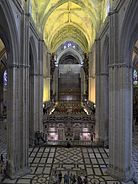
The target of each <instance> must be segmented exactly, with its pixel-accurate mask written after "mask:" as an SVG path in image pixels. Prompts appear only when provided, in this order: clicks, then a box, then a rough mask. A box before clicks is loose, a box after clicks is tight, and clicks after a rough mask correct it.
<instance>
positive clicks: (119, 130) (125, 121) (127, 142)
mask: <svg viewBox="0 0 138 184" xmlns="http://www.w3.org/2000/svg"><path fill="white" fill-rule="evenodd" d="M131 74H132V69H131V68H130V67H129V66H127V65H126V64H124V63H121V64H112V65H110V69H109V80H110V83H109V122H110V124H109V130H110V131H109V150H110V154H109V169H108V172H109V174H110V175H112V176H114V177H115V178H117V179H119V180H123V181H125V182H126V181H129V180H131V179H132V178H133V175H134V171H133V166H132V85H131V83H132V79H131Z"/></svg>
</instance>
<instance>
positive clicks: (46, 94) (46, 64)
mask: <svg viewBox="0 0 138 184" xmlns="http://www.w3.org/2000/svg"><path fill="white" fill-rule="evenodd" d="M46 101H50V54H49V53H48V50H47V48H45V46H44V49H43V102H46Z"/></svg>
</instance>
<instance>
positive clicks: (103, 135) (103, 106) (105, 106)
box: [99, 72, 109, 144]
mask: <svg viewBox="0 0 138 184" xmlns="http://www.w3.org/2000/svg"><path fill="white" fill-rule="evenodd" d="M99 77H100V95H101V97H100V99H101V100H100V114H99V115H100V117H99V119H100V126H99V137H100V141H102V142H103V143H105V144H108V129H109V88H108V73H106V72H105V73H100V76H99Z"/></svg>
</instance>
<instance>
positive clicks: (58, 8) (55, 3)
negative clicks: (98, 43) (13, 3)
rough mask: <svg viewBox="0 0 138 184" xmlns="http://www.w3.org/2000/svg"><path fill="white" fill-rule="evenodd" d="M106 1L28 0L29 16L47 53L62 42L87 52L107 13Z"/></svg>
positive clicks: (53, 50)
mask: <svg viewBox="0 0 138 184" xmlns="http://www.w3.org/2000/svg"><path fill="white" fill-rule="evenodd" d="M107 7H108V0H32V16H33V19H34V21H35V23H36V25H37V27H38V29H39V31H40V32H43V36H44V40H45V43H46V45H47V47H48V49H49V50H50V51H51V52H55V51H56V49H57V48H58V47H59V46H60V45H61V44H62V43H64V42H65V41H74V42H76V43H77V44H78V45H79V46H80V47H81V48H82V49H83V51H84V52H88V51H89V50H90V48H91V46H92V44H93V42H94V39H95V37H96V33H97V32H98V30H99V28H100V26H101V24H102V23H103V22H104V20H105V17H106V15H107Z"/></svg>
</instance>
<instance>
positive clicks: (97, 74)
mask: <svg viewBox="0 0 138 184" xmlns="http://www.w3.org/2000/svg"><path fill="white" fill-rule="evenodd" d="M96 76H108V73H107V72H100V73H96Z"/></svg>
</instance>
